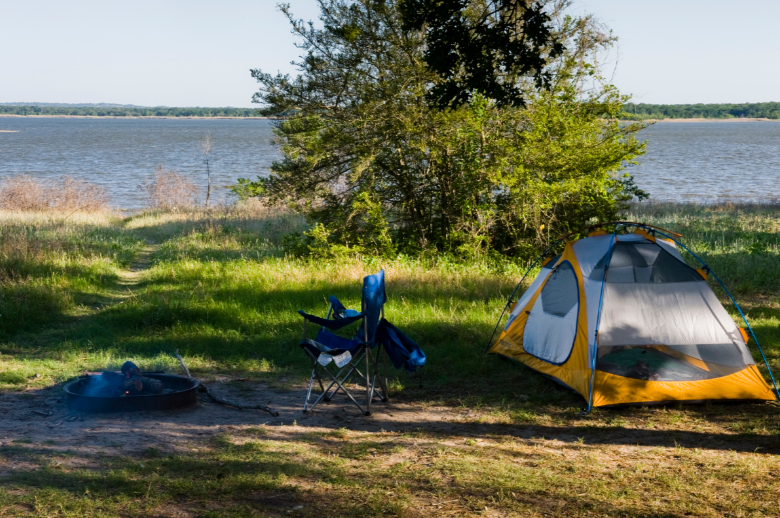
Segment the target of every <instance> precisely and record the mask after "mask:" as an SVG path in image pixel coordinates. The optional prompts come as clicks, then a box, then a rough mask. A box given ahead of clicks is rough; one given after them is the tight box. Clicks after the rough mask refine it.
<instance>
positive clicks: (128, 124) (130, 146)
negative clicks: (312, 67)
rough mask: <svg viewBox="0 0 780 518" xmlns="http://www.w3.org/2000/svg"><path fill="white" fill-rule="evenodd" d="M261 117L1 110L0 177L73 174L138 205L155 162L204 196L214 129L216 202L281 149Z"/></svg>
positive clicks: (118, 200)
mask: <svg viewBox="0 0 780 518" xmlns="http://www.w3.org/2000/svg"><path fill="white" fill-rule="evenodd" d="M272 129H273V126H272V122H271V121H268V120H264V119H67V118H23V117H0V130H12V131H13V130H15V131H16V133H4V132H0V176H2V175H10V174H19V173H27V174H30V175H34V176H41V177H49V178H57V177H60V176H62V175H73V176H75V177H78V178H80V179H83V180H86V181H89V182H93V183H96V184H99V185H102V186H103V187H105V188H106V190H107V191H108V193H109V194H110V196H111V199H112V204H113V205H114V206H116V207H118V208H123V209H137V208H140V207H142V206H143V205H144V203H145V198H144V196H143V194H142V192H141V190H140V189H139V188H138V186H139V185H141V184H143V181H144V178H146V177H149V176H151V174H152V173H153V172H154V169H155V167H157V166H158V165H162V166H164V167H165V168H166V169H173V170H174V171H176V172H177V173H180V174H185V175H187V176H190V177H191V178H192V179H194V180H195V181H196V182H197V183H198V184H199V185H201V186H202V187H203V188H202V195H201V201H203V200H204V199H205V192H206V189H205V186H206V166H205V165H204V164H203V153H202V152H201V142H202V141H203V139H204V137H205V135H206V133H209V134H210V135H211V140H212V148H211V160H212V163H211V185H212V200H217V201H221V200H224V199H225V196H226V195H227V193H228V191H227V186H229V185H233V184H235V183H236V179H238V178H252V179H254V178H255V177H257V176H258V175H264V176H265V175H267V171H268V168H269V167H270V165H271V162H273V161H274V160H275V159H277V158H278V157H279V156H280V154H279V152H278V151H277V150H276V149H275V147H274V145H273V142H272V139H273V133H272Z"/></svg>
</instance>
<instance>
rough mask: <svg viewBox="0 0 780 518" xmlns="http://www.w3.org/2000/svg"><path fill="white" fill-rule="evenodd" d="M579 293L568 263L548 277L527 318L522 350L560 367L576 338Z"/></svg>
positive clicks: (558, 267) (572, 270) (568, 354)
mask: <svg viewBox="0 0 780 518" xmlns="http://www.w3.org/2000/svg"><path fill="white" fill-rule="evenodd" d="M578 309H579V289H578V287H577V277H576V276H575V274H574V269H573V268H572V266H571V263H569V262H568V261H565V262H563V263H561V264H560V265H558V266H557V267H556V268H555V270H554V271H553V272H552V273H551V274H550V276H549V278H548V279H547V282H546V283H545V284H544V287H543V288H542V292H541V294H540V296H539V298H538V299H537V300H536V302H535V303H534V306H533V308H531V312H530V314H529V315H528V321H527V323H526V326H525V331H524V333H523V349H525V351H526V352H527V353H529V354H531V355H533V356H536V357H537V358H539V359H540V360H544V361H546V362H549V363H553V364H556V365H560V364H562V363H564V362H566V360H567V359H568V358H569V356H570V355H571V351H572V348H573V347H574V338H575V335H576V334H577V312H578Z"/></svg>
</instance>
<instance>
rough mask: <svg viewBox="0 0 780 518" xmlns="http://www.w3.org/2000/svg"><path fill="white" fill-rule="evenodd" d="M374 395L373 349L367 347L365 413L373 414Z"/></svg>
mask: <svg viewBox="0 0 780 518" xmlns="http://www.w3.org/2000/svg"><path fill="white" fill-rule="evenodd" d="M373 396H374V385H373V384H372V383H371V349H369V348H368V347H366V411H365V412H363V413H364V414H365V415H371V399H372V397H373Z"/></svg>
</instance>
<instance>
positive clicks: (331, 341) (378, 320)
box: [298, 270, 425, 415]
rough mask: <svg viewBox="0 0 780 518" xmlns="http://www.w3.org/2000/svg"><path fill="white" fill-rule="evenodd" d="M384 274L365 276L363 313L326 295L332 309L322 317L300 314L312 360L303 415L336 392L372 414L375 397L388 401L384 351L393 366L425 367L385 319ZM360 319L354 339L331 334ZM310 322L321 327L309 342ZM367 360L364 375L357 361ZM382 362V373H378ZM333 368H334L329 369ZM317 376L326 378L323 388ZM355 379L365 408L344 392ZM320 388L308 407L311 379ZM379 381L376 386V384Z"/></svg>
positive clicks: (420, 355)
mask: <svg viewBox="0 0 780 518" xmlns="http://www.w3.org/2000/svg"><path fill="white" fill-rule="evenodd" d="M385 302H387V295H386V294H385V272H384V270H382V271H380V272H379V273H377V274H374V275H369V276H368V277H366V278H364V279H363V296H362V301H361V311H360V312H357V311H354V310H351V309H347V308H345V307H344V305H343V304H342V303H341V302H340V301H339V300H338V299H337V298H336V297H333V296H331V297H330V308H329V309H328V315H327V317H325V318H320V317H316V316H314V315H309V314H307V313H304V312H303V311H298V313H300V314H301V315H302V316H303V322H304V323H303V340H302V341H301V344H300V346H301V348H302V349H303V350H304V351H305V352H306V353H307V355H308V356H309V358H310V359H311V360H312V373H311V379H310V380H309V389H308V391H307V393H306V401H305V403H304V405H303V412H304V413H309V412H311V411H312V410H313V409H314V407H315V406H317V405H318V404H319V403H320V402H321V401H323V400H324V401H326V402H327V401H330V400H331V399H332V398H333V396H335V395H336V393H337V392H338V391H340V390H341V391H343V392H344V394H345V395H346V396H347V397H348V398H349V399H350V400H351V401H352V402H353V403H354V404H355V406H357V407H358V409H359V410H360V411H361V412H363V414H365V415H370V414H371V402H372V400H373V399H374V397H375V396H379V398H380V399H381V400H382V401H387V399H388V392H387V364H386V361H385V354H384V353H385V352H386V353H387V356H389V357H390V360H391V362H392V363H393V365H394V366H395V367H396V368H400V367H405V368H406V370H408V371H410V372H413V371H414V370H416V369H417V368H418V367H421V366H423V365H424V364H425V354H424V353H423V352H422V350H421V349H420V347H419V346H418V345H417V344H416V343H414V341H413V340H411V339H410V338H409V337H408V336H406V335H404V334H403V333H402V332H401V331H400V330H399V329H398V328H396V327H395V326H393V325H392V324H390V322H388V321H387V320H385V318H384V305H385ZM360 320H362V325H361V326H360V329H358V331H357V332H356V333H355V336H354V337H353V338H352V339H348V338H344V337H341V336H338V335H335V334H333V333H331V332H330V331H336V330H338V329H341V328H344V327H346V326H348V325H350V324H352V323H354V322H358V321H360ZM309 322H311V323H313V324H316V325H318V326H320V330H319V332H318V333H317V337H316V339H314V340H312V339H310V338H307V335H306V331H307V327H308V324H309ZM363 361H365V373H364V372H363V371H361V363H362V362H363ZM380 361H381V367H383V370H384V373H383V374H382V375H380ZM332 365H335V368H333V370H331V369H332V367H331V366H332ZM321 374H324V375H325V376H326V377H327V378H329V379H330V384H329V385H328V386H327V387H326V386H325V384H324V383H323V380H322V376H321ZM353 378H354V379H355V381H356V382H357V383H358V384H362V385H364V386H365V390H366V396H365V408H363V406H361V404H360V403H358V400H357V399H356V398H355V397H354V396H353V395H352V394H351V393H350V392H349V391H348V390H347V388H346V384H347V383H348V382H349V381H350V380H351V379H353ZM315 379H316V380H317V382H318V384H319V387H320V394H319V396H318V397H317V398H316V400H315V401H314V402H313V403H311V404H310V400H311V397H312V391H313V389H314V380H315ZM377 383H378V384H377Z"/></svg>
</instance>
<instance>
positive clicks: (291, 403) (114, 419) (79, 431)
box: [0, 379, 780, 476]
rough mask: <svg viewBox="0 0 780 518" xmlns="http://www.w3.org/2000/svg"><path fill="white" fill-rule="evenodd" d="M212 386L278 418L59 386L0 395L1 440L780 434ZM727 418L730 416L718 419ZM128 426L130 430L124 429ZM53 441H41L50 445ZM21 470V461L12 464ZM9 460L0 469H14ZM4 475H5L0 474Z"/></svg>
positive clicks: (723, 443) (136, 447)
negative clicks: (110, 409)
mask: <svg viewBox="0 0 780 518" xmlns="http://www.w3.org/2000/svg"><path fill="white" fill-rule="evenodd" d="M209 387H210V388H211V390H212V392H213V393H214V394H215V395H217V396H221V397H225V398H228V399H230V400H231V401H235V402H238V403H242V404H246V405H252V404H258V403H261V404H268V405H269V406H271V408H273V409H274V410H275V411H277V412H278V413H279V416H278V417H275V416H272V415H271V414H269V413H266V412H263V411H261V410H238V409H235V408H233V407H227V406H223V405H220V404H217V403H214V402H212V401H211V400H210V399H208V397H207V396H206V395H205V394H198V402H197V403H196V404H195V405H192V406H189V407H185V408H181V409H178V410H173V411H153V412H129V413H122V414H81V413H76V412H72V411H70V410H69V409H68V407H67V404H66V401H65V394H64V392H63V391H62V386H59V385H58V386H54V387H49V388H45V389H30V390H25V391H20V392H8V393H4V394H0V415H2V416H3V418H2V419H0V443H4V444H9V443H10V442H14V441H17V442H18V441H20V440H24V441H29V442H31V443H33V444H36V445H41V447H42V448H47V447H48V448H52V449H54V450H59V451H62V450H64V449H66V450H70V451H71V452H72V453H73V454H75V458H74V462H75V463H78V462H79V461H78V458H79V454H81V455H83V459H84V461H85V462H86V461H87V459H89V458H90V457H92V456H93V455H95V454H102V455H130V456H132V455H134V454H138V453H141V452H143V451H144V450H146V449H147V448H157V449H159V450H160V451H163V452H166V453H174V452H181V453H183V452H185V451H192V450H193V448H195V449H199V448H200V447H207V444H208V441H209V440H210V439H211V438H213V437H214V436H216V435H218V434H221V433H223V432H236V431H240V430H241V429H246V428H255V427H258V426H266V427H268V428H267V431H268V432H269V438H271V437H273V436H274V435H278V438H279V439H292V438H294V436H295V435H297V434H299V433H305V432H307V431H311V430H316V429H319V430H332V429H338V428H342V427H343V428H346V429H348V430H355V431H364V432H378V431H388V432H394V431H414V430H420V431H425V432H428V433H434V434H437V433H438V434H441V435H442V439H445V438H446V437H451V436H460V437H494V436H496V435H511V436H514V437H518V438H523V439H532V438H544V439H546V440H550V441H556V442H557V441H560V442H563V443H574V442H577V441H578V440H579V439H580V437H578V436H582V435H583V432H586V435H587V437H586V440H587V442H588V443H590V444H612V445H620V446H630V447H634V448H651V447H657V446H663V447H675V446H682V447H686V448H705V449H715V450H732V451H741V452H754V451H761V452H762V453H772V454H778V453H780V437H774V436H771V435H741V436H740V435H737V434H734V433H732V432H730V431H729V430H728V429H727V428H726V423H724V426H720V423H717V422H713V423H709V424H710V426H707V427H706V430H679V429H678V430H669V429H666V430H663V429H652V428H650V429H647V428H640V427H637V426H632V425H631V424H628V425H621V426H602V427H600V428H589V429H587V431H585V430H583V429H580V430H576V429H572V428H571V427H572V426H577V427H579V426H589V425H592V421H591V418H590V417H588V416H587V415H583V416H581V417H576V418H574V419H573V420H570V422H569V423H568V424H562V425H554V424H550V425H539V424H500V423H494V422H490V420H489V419H485V418H484V416H480V415H479V413H478V412H477V411H475V410H473V409H468V408H463V407H460V406H430V405H427V404H423V403H421V402H416V401H404V400H402V399H393V398H392V397H391V399H390V401H388V402H379V401H378V400H377V401H376V402H375V403H374V404H372V414H371V415H370V416H364V415H363V414H361V413H360V411H359V410H358V409H357V408H356V407H355V406H354V405H352V404H351V403H350V402H349V401H348V400H347V399H346V398H345V397H344V396H343V394H339V395H338V396H337V397H336V398H334V399H333V400H332V401H331V402H330V403H321V404H320V405H319V406H318V407H317V408H316V409H315V411H314V412H313V413H311V414H308V415H306V414H303V412H302V409H303V400H304V397H305V394H306V392H305V389H306V387H305V386H301V387H298V388H295V389H293V390H284V391H272V390H269V389H268V388H267V387H265V386H262V385H259V384H255V383H251V382H242V381H235V380H231V379H224V380H218V381H217V382H213V383H210V384H209ZM724 417H725V418H726V419H727V417H728V416H727V415H726V416H724ZM128 432H131V433H128ZM47 444H48V445H49V446H46V445H47ZM18 467H21V466H18ZM18 467H17V466H14V465H13V463H6V464H4V465H3V466H2V468H0V476H3V475H4V474H5V475H8V474H9V470H14V469H16V468H18ZM3 472H4V473H3Z"/></svg>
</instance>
